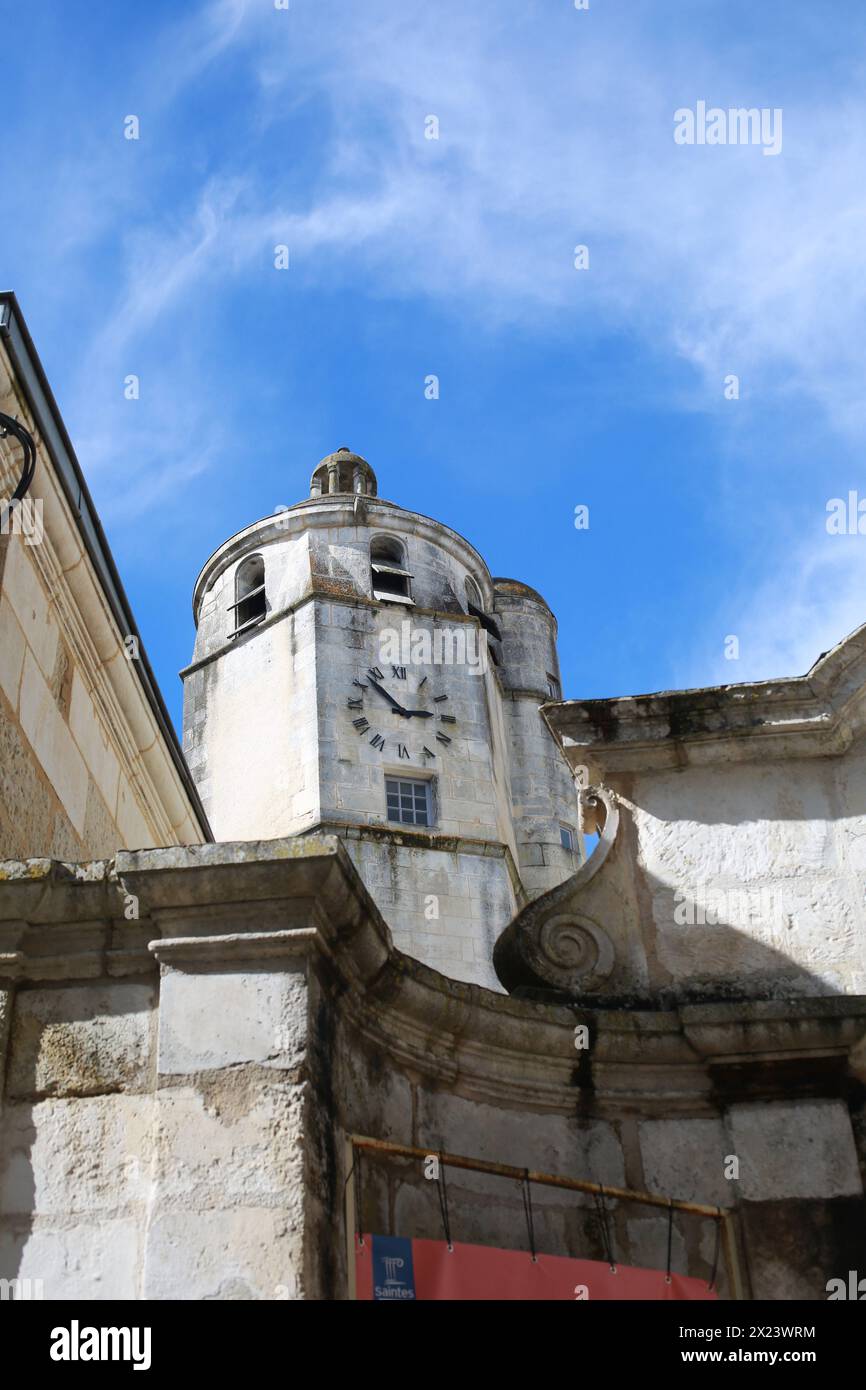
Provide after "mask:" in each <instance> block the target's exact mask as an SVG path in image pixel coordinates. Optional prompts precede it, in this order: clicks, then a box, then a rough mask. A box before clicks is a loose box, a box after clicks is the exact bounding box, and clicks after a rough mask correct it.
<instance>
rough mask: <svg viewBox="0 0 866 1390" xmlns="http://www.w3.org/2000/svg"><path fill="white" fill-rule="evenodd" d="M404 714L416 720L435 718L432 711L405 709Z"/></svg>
mask: <svg viewBox="0 0 866 1390" xmlns="http://www.w3.org/2000/svg"><path fill="white" fill-rule="evenodd" d="M403 713H404V714H408V715H409V717H410V718H414V719H432V718H433V711H432V709H404V711H403Z"/></svg>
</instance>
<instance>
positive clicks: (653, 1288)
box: [355, 1236, 717, 1303]
mask: <svg viewBox="0 0 866 1390" xmlns="http://www.w3.org/2000/svg"><path fill="white" fill-rule="evenodd" d="M355 1273H356V1281H357V1297H358V1298H359V1299H367V1300H372V1301H374V1302H382V1303H406V1302H412V1301H418V1300H419V1299H420V1300H423V1301H431V1300H442V1301H461V1302H463V1301H465V1300H470V1299H475V1300H483V1299H491V1300H494V1301H497V1302H498V1301H500V1300H506V1299H518V1300H521V1301H524V1302H525V1301H528V1300H533V1299H546V1300H553V1299H555V1300H561V1299H568V1300H569V1301H575V1300H578V1301H583V1300H588V1301H590V1302H591V1301H592V1300H593V1299H605V1300H610V1299H652V1300H654V1301H658V1300H667V1301H679V1300H694V1299H714V1298H716V1296H717V1295H716V1293H715V1291H714V1290H712V1289H710V1288H709V1287H708V1286H707V1283H706V1281H705V1280H702V1279H689V1278H687V1277H686V1276H685V1275H682V1274H671V1275H670V1277H669V1278H668V1276H667V1275H666V1274H665V1273H664V1271H663V1270H658V1269H634V1268H632V1267H631V1266H629V1265H617V1266H616V1267H615V1270H612V1269H611V1267H610V1265H608V1264H606V1263H603V1262H600V1261H597V1260H572V1259H568V1258H566V1257H565V1256H562V1255H539V1256H538V1257H537V1258H536V1260H535V1261H533V1260H532V1257H531V1256H530V1255H529V1253H528V1252H527V1251H526V1250H497V1249H495V1248H494V1247H492V1246H487V1245H456V1244H455V1245H454V1246H453V1248H452V1249H451V1250H449V1249H448V1246H447V1245H446V1243H445V1241H443V1240H409V1239H407V1238H405V1237H403V1236H364V1238H363V1242H359V1240H358V1238H357V1237H356V1238H355Z"/></svg>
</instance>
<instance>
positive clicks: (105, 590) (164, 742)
mask: <svg viewBox="0 0 866 1390" xmlns="http://www.w3.org/2000/svg"><path fill="white" fill-rule="evenodd" d="M3 390H7V391H8V392H9V393H10V394H11V395H12V396H13V397H14V401H15V410H13V413H18V414H19V415H20V416H21V418H22V420H23V421H24V423H25V424H26V425H27V427H28V429H29V430H30V432H31V434H32V435H33V437H34V440H35V442H36V447H37V472H36V477H35V479H34V485H33V488H32V489H31V495H32V496H33V497H34V498H35V499H36V500H39V501H41V503H42V507H43V521H44V535H43V538H42V541H41V542H40V544H39V545H34V546H32V547H30V551H31V556H30V558H31V560H32V561H33V563H34V564H35V565H36V568H37V570H38V571H39V573H40V577H41V580H42V583H43V585H44V586H45V589H46V592H47V593H48V594H49V595H50V599H51V603H52V607H53V609H54V611H55V616H56V618H57V621H58V625H59V626H60V627H61V629H62V631H63V635H64V640H65V641H66V642H67V643H68V645H69V646H70V648H71V649H72V652H73V655H74V658H75V661H76V665H77V666H78V669H79V671H80V674H81V676H82V678H83V680H84V683H85V685H86V687H87V691H88V694H89V696H90V698H91V699H92V700H93V703H94V705H95V707H96V709H97V710H98V712H99V715H100V722H101V726H102V729H103V731H104V733H105V735H106V737H107V738H108V739H109V740H110V743H111V746H112V750H113V752H114V754H115V756H116V757H117V760H118V762H119V764H120V765H121V767H122V768H123V771H124V775H125V776H126V778H127V779H128V782H129V784H130V786H132V787H133V788H134V789H135V792H136V795H137V797H138V799H139V801H140V804H141V810H142V814H143V815H144V816H145V817H146V819H147V820H148V821H149V822H150V824H151V828H152V831H153V834H154V836H155V838H157V839H158V840H159V841H160V842H163V843H171V842H172V841H175V842H180V843H189V842H190V841H193V840H200V839H207V838H210V834H211V832H210V828H209V826H208V823H207V818H206V816H205V814H204V809H203V807H202V805H201V801H200V799H199V796H198V792H197V791H196V788H195V786H194V784H193V780H192V777H191V775H190V772H189V769H188V768H187V766H186V763H185V761H184V758H183V754H182V751H181V748H180V745H179V743H178V741H177V735H176V734H175V731H174V727H173V725H172V723H171V720H170V718H169V715H168V712H167V710H166V708H165V705H164V702H163V700H162V696H161V695H160V693H159V689H158V686H157V684H156V680H155V678H154V675H153V672H152V670H151V668H150V664H149V662H148V659H147V656H146V653H145V651H144V646H143V643H141V642H140V638H139V634H138V630H137V628H136V626H135V624H134V621H133V618H132V614H131V612H130V610H129V605H128V601H127V599H126V595H125V594H124V592H123V589H122V586H121V583H120V579H119V576H118V575H117V572H116V570H115V567H114V561H113V559H112V556H111V552H110V550H109V548H108V544H107V541H106V539H105V536H104V534H103V531H102V527H101V525H100V522H99V518H98V516H97V515H96V511H95V509H94V507H93V502H92V499H91V498H90V495H89V492H88V490H87V485H86V483H85V481H84V478H83V476H82V474H81V469H80V466H79V464H78V461H77V459H76V457H75V453H74V450H73V449H72V445H71V443H70V441H69V438H68V435H67V433H66V429H65V426H64V424H63V421H62V418H61V416H60V412H59V411H58V409H57V405H56V402H55V401H54V398H53V396H52V394H51V390H50V388H49V386H48V382H47V380H46V379H45V375H44V372H43V370H42V367H41V364H40V362H39V358H38V356H37V354H36V351H35V349H34V347H33V344H32V341H31V339H30V336H29V333H28V332H27V328H26V325H25V323H24V320H23V318H22V316H21V312H20V309H19V307H18V304H17V301H16V299H15V296H14V295H12V294H0V394H2V392H3ZM11 404H12V403H11V401H9V402H8V403H7V406H6V408H7V409H10V408H11ZM130 636H134V637H136V638H138V639H139V643H140V645H139V655H138V658H137V659H135V660H128V659H127V657H126V653H125V648H124V645H123V642H124V639H125V638H126V637H130ZM109 812H110V814H111V815H112V816H114V815H116V807H109Z"/></svg>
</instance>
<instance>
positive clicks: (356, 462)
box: [310, 445, 376, 497]
mask: <svg viewBox="0 0 866 1390" xmlns="http://www.w3.org/2000/svg"><path fill="white" fill-rule="evenodd" d="M332 492H348V493H354V494H355V495H356V496H360V497H375V496H376V474H375V473H374V472H373V470H372V468H371V467H370V465H369V463H368V462H367V460H366V459H363V458H361V455H360V454H353V453H352V452H351V450H350V449H347V448H346V447H345V445H343V447H342V448H340V449H338V450H337V452H336V453H334V454H326V455H325V457H324V458H323V459H322V461H321V462H320V463H318V464H316V467H315V469H314V470H313V476H312V478H311V479H310V496H311V497H323V496H324V495H325V494H327V493H332Z"/></svg>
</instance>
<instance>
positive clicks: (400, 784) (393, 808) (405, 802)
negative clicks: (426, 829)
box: [385, 777, 433, 825]
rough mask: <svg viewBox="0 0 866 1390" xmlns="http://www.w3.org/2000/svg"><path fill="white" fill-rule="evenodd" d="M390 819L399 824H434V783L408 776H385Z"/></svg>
mask: <svg viewBox="0 0 866 1390" xmlns="http://www.w3.org/2000/svg"><path fill="white" fill-rule="evenodd" d="M385 800H386V803H387V807H388V819H389V821H394V822H395V823H396V824H397V825H432V824H433V784H432V782H414V781H411V780H410V779H409V778H408V777H386V778H385Z"/></svg>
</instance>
